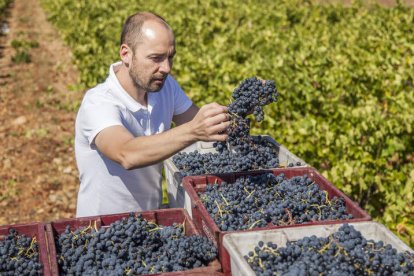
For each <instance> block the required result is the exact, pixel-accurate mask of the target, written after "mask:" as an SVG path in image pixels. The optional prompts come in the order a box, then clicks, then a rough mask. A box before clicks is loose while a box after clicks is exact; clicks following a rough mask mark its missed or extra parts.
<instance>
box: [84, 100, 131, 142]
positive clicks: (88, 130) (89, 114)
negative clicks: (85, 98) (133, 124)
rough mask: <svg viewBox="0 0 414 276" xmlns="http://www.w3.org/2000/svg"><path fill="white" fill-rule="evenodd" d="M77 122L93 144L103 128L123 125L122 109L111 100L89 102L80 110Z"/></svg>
mask: <svg viewBox="0 0 414 276" xmlns="http://www.w3.org/2000/svg"><path fill="white" fill-rule="evenodd" d="M77 122H78V123H79V126H78V127H79V128H80V131H81V132H82V133H83V135H84V136H85V137H86V138H87V139H88V142H89V144H90V145H92V144H93V143H94V139H95V137H96V135H97V134H98V133H99V132H101V131H102V130H103V129H105V128H107V127H110V126H116V125H121V126H122V125H123V123H122V111H121V109H120V107H119V106H116V105H114V104H112V103H109V102H99V103H87V104H85V105H82V108H81V109H80V110H79V114H78V118H77Z"/></svg>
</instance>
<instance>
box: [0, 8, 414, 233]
mask: <svg viewBox="0 0 414 276" xmlns="http://www.w3.org/2000/svg"><path fill="white" fill-rule="evenodd" d="M320 2H321V3H327V2H335V1H334V0H329V1H327V0H321V1H320ZM336 2H338V1H336ZM339 2H341V3H345V4H346V3H347V2H349V1H347V0H344V1H339ZM378 2H380V3H381V4H383V5H385V6H391V5H392V4H394V3H395V2H396V1H392V0H379V1H378ZM402 3H405V4H407V5H409V6H413V5H414V0H405V1H402ZM8 12H9V15H8V16H7V21H8V22H7V23H8V25H7V26H8V29H9V31H6V33H7V34H6V35H0V225H4V224H14V223H25V222H31V221H51V220H56V219H60V218H70V217H74V215H75V208H76V195H77V189H78V185H79V182H78V172H77V169H76V164H75V159H74V150H73V137H74V121H75V116H76V106H74V103H76V102H79V101H80V99H81V97H82V95H83V92H82V91H76V90H75V89H73V88H70V87H71V86H73V84H75V83H76V82H77V78H78V74H77V71H76V68H75V67H74V66H73V60H72V56H71V52H70V49H69V48H68V47H66V46H65V45H64V44H63V42H62V40H61V39H60V38H59V35H58V33H57V31H56V30H55V29H54V28H53V26H52V25H51V24H50V23H49V22H48V21H47V20H46V15H45V13H44V11H43V10H42V8H41V7H40V4H39V3H38V0H15V1H14V3H13V4H12V6H11V7H10V9H9V11H8ZM0 28H3V27H2V26H0ZM13 41H14V43H13ZM16 41H17V42H20V44H22V42H23V44H30V45H31V46H29V49H26V50H24V51H25V52H26V54H28V55H29V57H30V59H31V62H30V63H24V62H23V63H18V62H17V61H16V58H17V57H19V56H18V55H17V53H18V51H17V50H19V49H20V51H22V50H21V48H19V46H18V45H17V44H19V43H16ZM12 45H14V47H13V46H12ZM20 57H21V58H23V59H24V58H26V59H27V58H28V56H27V55H26V56H25V55H21V56H20ZM13 59H14V60H15V61H13Z"/></svg>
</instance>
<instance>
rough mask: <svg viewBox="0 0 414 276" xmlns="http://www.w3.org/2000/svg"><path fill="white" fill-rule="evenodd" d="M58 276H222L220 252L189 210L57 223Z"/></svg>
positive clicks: (53, 226) (52, 244) (53, 236)
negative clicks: (193, 220)
mask: <svg viewBox="0 0 414 276" xmlns="http://www.w3.org/2000/svg"><path fill="white" fill-rule="evenodd" d="M46 230H47V236H48V241H49V248H50V249H51V250H50V252H51V253H50V254H51V263H52V271H53V273H54V274H55V275H59V274H71V275H74V274H76V275H85V274H86V275H92V274H93V275H95V274H96V275H146V274H157V275H184V274H185V275H197V274H198V275H216V274H217V273H218V272H220V271H221V265H220V262H219V261H218V259H217V248H216V247H215V245H214V243H212V242H211V241H210V240H208V239H207V238H205V237H204V236H201V235H200V234H199V232H198V230H197V228H196V227H195V226H194V224H193V222H192V221H191V218H190V217H189V216H188V213H187V212H186V211H185V210H184V209H178V208H177V209H164V210H154V211H146V212H137V213H123V214H113V215H102V216H94V217H83V218H76V219H65V220H59V221H52V222H51V223H49V224H47V225H46Z"/></svg>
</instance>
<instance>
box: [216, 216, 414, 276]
mask: <svg viewBox="0 0 414 276" xmlns="http://www.w3.org/2000/svg"><path fill="white" fill-rule="evenodd" d="M341 225H342V224H331V225H315V226H302V227H293V228H284V229H276V230H264V231H254V232H245V233H234V234H228V235H225V236H224V238H223V246H224V247H225V248H226V250H227V252H228V253H229V255H230V260H231V261H230V266H231V274H232V275H252V276H253V275H255V273H254V272H253V270H252V269H251V267H250V265H249V264H248V263H247V261H246V260H245V259H244V257H243V256H245V255H247V254H248V253H249V251H253V250H254V247H255V246H256V245H257V244H258V242H259V241H263V242H265V243H267V242H269V241H271V242H273V243H276V244H277V246H278V247H283V246H285V245H286V242H287V241H297V240H299V239H302V238H304V237H306V236H308V237H310V236H312V235H315V236H317V237H328V236H329V235H330V234H333V233H334V232H336V231H337V230H338V228H339V227H341ZM349 225H353V226H354V227H355V229H356V230H358V231H360V232H361V234H362V235H363V236H364V237H365V238H366V239H372V240H374V241H383V242H384V244H390V245H392V246H393V247H394V248H395V249H396V250H397V251H399V252H403V251H410V252H414V251H413V250H412V249H410V247H408V245H406V244H405V243H404V242H402V241H401V240H400V239H399V238H398V237H397V236H395V235H394V234H393V233H392V232H391V231H390V230H389V229H387V228H386V227H385V226H384V225H382V224H380V223H377V222H356V223H349Z"/></svg>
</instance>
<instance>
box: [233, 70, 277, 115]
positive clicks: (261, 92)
mask: <svg viewBox="0 0 414 276" xmlns="http://www.w3.org/2000/svg"><path fill="white" fill-rule="evenodd" d="M277 96H278V93H277V90H276V87H275V83H274V81H271V80H267V81H262V80H259V79H257V78H256V77H252V78H248V79H245V80H244V81H243V82H242V83H241V84H240V85H239V86H238V87H237V88H236V89H235V90H234V91H233V94H232V97H233V99H234V101H232V102H231V103H230V104H229V105H228V107H229V112H230V114H235V115H237V116H239V117H242V118H245V117H246V116H247V115H248V114H249V113H250V112H253V115H254V117H255V119H256V120H257V121H258V122H260V121H263V119H264V112H263V106H265V105H268V104H270V103H272V102H276V101H277Z"/></svg>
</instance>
